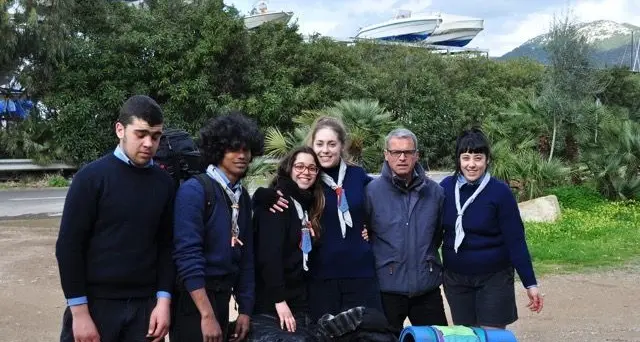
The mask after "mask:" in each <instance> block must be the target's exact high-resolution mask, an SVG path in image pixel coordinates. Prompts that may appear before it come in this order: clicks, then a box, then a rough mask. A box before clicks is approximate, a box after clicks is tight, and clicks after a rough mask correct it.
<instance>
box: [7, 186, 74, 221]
mask: <svg viewBox="0 0 640 342" xmlns="http://www.w3.org/2000/svg"><path fill="white" fill-rule="evenodd" d="M66 195H67V189H66V188H60V189H16V190H13V189H11V190H3V191H0V217H15V216H25V215H52V216H53V215H56V214H59V213H60V212H62V207H63V205H64V198H65V196H66Z"/></svg>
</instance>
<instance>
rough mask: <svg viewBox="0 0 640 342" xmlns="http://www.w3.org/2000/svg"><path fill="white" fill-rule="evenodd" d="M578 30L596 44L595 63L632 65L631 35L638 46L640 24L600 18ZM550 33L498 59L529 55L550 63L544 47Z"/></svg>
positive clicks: (593, 54) (582, 25)
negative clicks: (639, 25)
mask: <svg viewBox="0 0 640 342" xmlns="http://www.w3.org/2000/svg"><path fill="white" fill-rule="evenodd" d="M578 32H579V33H580V34H582V35H584V36H585V37H586V38H587V42H589V44H590V45H591V47H592V49H593V50H592V52H593V53H592V56H591V59H592V62H593V64H594V66H598V67H603V66H619V65H630V64H631V56H632V52H631V36H632V32H635V33H633V34H634V40H635V41H636V45H635V48H634V49H637V48H638V44H639V39H640V27H638V26H634V25H631V24H626V23H623V24H620V23H617V22H614V21H610V20H598V21H592V22H588V23H581V24H578ZM548 40H549V34H548V33H546V34H543V35H540V36H537V37H535V38H532V39H530V40H528V41H526V42H525V43H524V44H522V45H520V46H518V47H517V48H515V49H513V50H512V51H510V52H508V53H506V54H504V55H503V56H502V57H499V58H498V59H502V60H506V59H512V58H517V57H529V58H532V59H534V60H537V61H539V62H541V63H547V53H546V51H545V50H544V45H545V43H546V42H547V41H548Z"/></svg>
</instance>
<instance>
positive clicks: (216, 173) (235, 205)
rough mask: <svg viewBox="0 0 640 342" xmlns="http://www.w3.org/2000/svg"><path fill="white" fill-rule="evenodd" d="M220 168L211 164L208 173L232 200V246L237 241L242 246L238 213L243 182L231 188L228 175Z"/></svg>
mask: <svg viewBox="0 0 640 342" xmlns="http://www.w3.org/2000/svg"><path fill="white" fill-rule="evenodd" d="M221 172H222V171H220V170H219V169H218V168H216V167H215V166H213V165H209V167H207V175H209V177H211V178H213V180H215V181H216V182H218V184H220V186H222V188H223V189H224V192H225V193H226V194H227V196H229V199H230V200H231V247H235V245H236V243H238V244H239V245H240V246H242V245H243V243H242V241H240V239H239V238H238V236H240V226H238V215H239V213H240V196H242V182H241V181H238V183H236V185H235V186H234V189H235V190H233V189H231V187H230V184H229V182H228V179H226V178H227V177H226V176H224V175H223V174H221Z"/></svg>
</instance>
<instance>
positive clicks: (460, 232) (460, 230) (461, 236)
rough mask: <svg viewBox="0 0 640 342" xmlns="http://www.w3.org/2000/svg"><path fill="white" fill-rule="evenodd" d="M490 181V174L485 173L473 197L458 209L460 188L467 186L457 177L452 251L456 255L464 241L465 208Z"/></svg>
mask: <svg viewBox="0 0 640 342" xmlns="http://www.w3.org/2000/svg"><path fill="white" fill-rule="evenodd" d="M490 180H491V174H489V172H487V173H486V174H484V176H483V178H482V181H481V182H480V186H479V187H478V188H477V189H476V191H474V192H473V195H471V197H469V199H467V201H466V202H464V205H463V206H462V208H460V188H461V187H462V186H463V185H465V184H467V183H468V182H467V180H466V179H465V178H464V177H462V179H460V177H458V180H457V181H456V185H455V191H454V193H455V199H456V211H457V213H458V214H457V216H456V225H455V228H456V238H455V241H454V244H453V249H454V250H455V252H456V253H458V248H459V247H460V245H461V244H462V240H463V239H464V228H463V227H462V215H464V211H465V210H467V208H468V207H469V205H470V204H471V203H472V202H473V201H474V200H475V199H476V197H478V195H479V194H480V192H482V190H483V189H484V188H485V187H486V186H487V183H489V181H490Z"/></svg>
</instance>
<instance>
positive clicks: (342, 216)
mask: <svg viewBox="0 0 640 342" xmlns="http://www.w3.org/2000/svg"><path fill="white" fill-rule="evenodd" d="M346 173H347V164H346V163H345V162H344V160H342V159H340V169H339V171H338V183H337V184H336V182H335V181H334V180H333V178H331V176H329V175H328V174H326V173H325V172H324V171H323V172H322V175H321V176H322V181H323V182H324V183H325V184H327V185H328V186H330V187H331V189H333V191H335V192H336V196H338V219H339V220H340V230H341V231H342V237H343V238H344V237H345V236H346V234H347V226H349V227H353V221H352V220H351V213H349V203H347V196H346V195H345V193H344V189H343V188H342V182H343V181H344V176H345V174H346Z"/></svg>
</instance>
